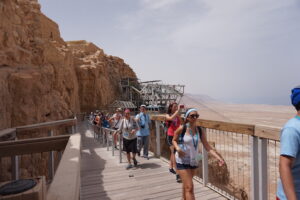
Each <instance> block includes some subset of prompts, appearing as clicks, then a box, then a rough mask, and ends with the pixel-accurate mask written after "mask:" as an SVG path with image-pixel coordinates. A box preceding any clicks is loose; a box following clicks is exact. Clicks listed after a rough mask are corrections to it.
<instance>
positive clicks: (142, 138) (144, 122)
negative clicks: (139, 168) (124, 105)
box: [135, 105, 151, 160]
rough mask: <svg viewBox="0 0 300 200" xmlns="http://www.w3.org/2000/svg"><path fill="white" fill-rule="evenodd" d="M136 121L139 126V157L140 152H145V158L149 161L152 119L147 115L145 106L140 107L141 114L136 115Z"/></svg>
mask: <svg viewBox="0 0 300 200" xmlns="http://www.w3.org/2000/svg"><path fill="white" fill-rule="evenodd" d="M135 120H136V121H137V124H138V126H139V130H138V132H137V134H136V135H137V149H138V155H139V156H140V152H141V150H142V148H143V149H144V150H143V156H144V158H147V159H148V160H149V156H148V148H149V135H150V130H149V126H150V123H151V121H150V117H149V115H148V114H147V108H146V106H145V105H141V106H140V113H139V114H137V115H136V117H135Z"/></svg>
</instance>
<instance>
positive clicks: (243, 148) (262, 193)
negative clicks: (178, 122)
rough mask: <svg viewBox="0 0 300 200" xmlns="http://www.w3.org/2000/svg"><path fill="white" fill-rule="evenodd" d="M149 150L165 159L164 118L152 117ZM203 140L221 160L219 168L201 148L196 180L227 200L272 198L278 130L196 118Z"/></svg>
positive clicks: (276, 164)
mask: <svg viewBox="0 0 300 200" xmlns="http://www.w3.org/2000/svg"><path fill="white" fill-rule="evenodd" d="M151 120H152V121H153V125H154V126H155V128H154V129H152V133H151V143H152V144H153V145H152V149H151V150H152V151H153V152H154V154H155V155H156V156H157V157H160V156H164V157H166V158H167V159H168V158H169V148H168V146H167V145H166V144H165V133H164V130H163V128H162V123H163V122H164V121H165V117H164V116H152V118H151ZM197 125H198V126H201V127H203V128H205V130H206V134H207V140H208V142H209V143H210V144H211V146H212V147H214V148H215V149H216V150H217V152H218V153H219V154H220V155H221V156H222V157H223V158H224V160H225V162H226V165H225V166H222V167H219V166H218V163H217V161H216V160H214V159H213V158H212V157H211V156H209V155H207V152H206V150H205V149H204V148H203V146H202V145H201V146H202V154H203V159H202V161H201V162H200V167H199V171H198V177H199V180H200V181H201V182H202V183H203V184H204V185H205V186H207V187H210V188H211V189H213V190H215V191H216V192H218V193H220V194H221V195H223V196H225V197H226V198H228V199H253V200H266V199H275V193H276V185H277V179H278V177H279V173H278V158H279V146H280V145H279V135H280V128H274V127H265V126H254V125H249V124H238V123H230V122H221V121H213V120H203V119H198V120H197Z"/></svg>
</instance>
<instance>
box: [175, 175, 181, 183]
mask: <svg viewBox="0 0 300 200" xmlns="http://www.w3.org/2000/svg"><path fill="white" fill-rule="evenodd" d="M176 181H177V183H181V178H180V176H179V174H176Z"/></svg>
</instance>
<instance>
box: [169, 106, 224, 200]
mask: <svg viewBox="0 0 300 200" xmlns="http://www.w3.org/2000/svg"><path fill="white" fill-rule="evenodd" d="M198 117H199V114H198V112H197V110H196V109H193V108H192V109H189V110H187V112H186V113H185V116H184V125H182V126H180V127H179V128H178V129H177V130H176V131H175V134H174V137H173V141H172V142H173V145H174V147H175V149H176V153H175V160H176V167H177V173H179V175H180V177H181V180H182V183H183V184H182V196H183V199H185V200H193V199H195V195H194V184H193V176H194V175H195V172H196V169H197V168H198V164H199V161H200V160H201V155H200V154H199V150H200V149H199V144H200V141H201V142H202V144H203V146H204V148H205V149H206V151H207V152H209V153H210V154H211V155H212V156H214V157H215V158H216V159H217V160H219V166H222V165H223V164H224V160H223V159H222V158H221V157H220V156H219V155H218V154H217V153H216V152H215V150H213V148H212V147H211V146H210V145H209V144H208V142H207V139H206V133H205V129H203V128H201V127H199V128H198V127H197V126H196V120H197V118H198Z"/></svg>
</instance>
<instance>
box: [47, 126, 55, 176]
mask: <svg viewBox="0 0 300 200" xmlns="http://www.w3.org/2000/svg"><path fill="white" fill-rule="evenodd" d="M53 135H54V134H53V130H50V131H49V132H48V136H49V137H52V136H53ZM48 173H49V174H48V175H49V179H50V180H52V178H53V177H54V152H53V151H50V152H49V163H48Z"/></svg>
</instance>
